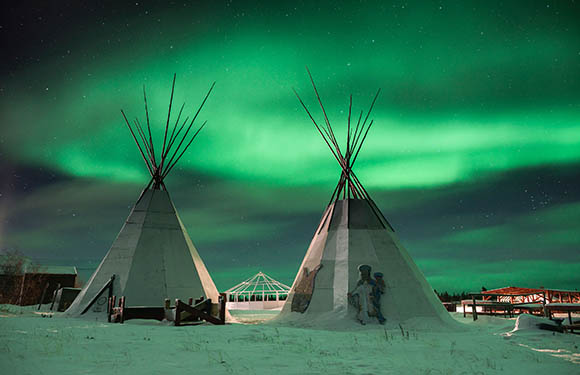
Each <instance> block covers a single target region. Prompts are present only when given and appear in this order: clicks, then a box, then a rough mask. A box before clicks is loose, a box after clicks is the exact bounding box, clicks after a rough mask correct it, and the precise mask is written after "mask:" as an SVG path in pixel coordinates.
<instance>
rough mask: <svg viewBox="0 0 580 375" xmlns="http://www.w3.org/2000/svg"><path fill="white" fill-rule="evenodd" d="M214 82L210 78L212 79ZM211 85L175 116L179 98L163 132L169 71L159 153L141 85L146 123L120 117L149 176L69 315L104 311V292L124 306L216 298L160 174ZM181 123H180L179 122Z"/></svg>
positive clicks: (186, 142) (182, 146)
mask: <svg viewBox="0 0 580 375" xmlns="http://www.w3.org/2000/svg"><path fill="white" fill-rule="evenodd" d="M214 85H215V82H214ZM214 85H212V86H211V88H210V89H209V91H208V92H207V94H206V96H205V98H204V99H203V101H202V103H201V105H200V106H199V108H198V109H197V112H196V113H195V115H194V116H193V118H191V120H190V119H189V117H188V118H186V119H185V120H184V121H183V122H181V114H182V112H183V108H184V106H185V103H184V104H183V105H182V106H181V109H180V111H179V114H178V116H177V120H176V122H175V125H173V126H172V131H171V132H169V127H170V126H169V123H170V118H171V105H172V103H173V92H174V89H175V75H174V76H173V85H172V88H171V98H170V100H169V111H168V114H167V122H166V124H165V133H164V136H163V144H162V149H161V153H160V154H156V153H158V152H159V150H158V149H155V147H154V146H153V144H154V141H153V137H152V134H151V125H150V122H149V110H148V107H147V96H146V93H145V87H143V97H144V101H145V115H146V122H147V127H146V129H145V128H144V126H141V123H140V122H139V120H138V119H135V120H134V122H133V125H131V124H130V122H129V121H128V120H127V117H126V116H125V113H124V112H123V110H121V113H122V115H123V118H124V120H125V122H126V123H127V126H128V127H129V130H130V132H131V135H132V136H133V139H134V141H135V143H136V144H137V147H138V149H139V152H140V153H141V156H142V158H143V161H144V162H145V165H146V167H147V170H148V171H149V173H150V175H151V179H150V181H149V183H148V184H147V186H146V187H145V189H144V190H143V192H142V193H141V195H140V196H139V199H138V200H137V203H135V206H134V207H133V209H132V211H131V213H130V214H129V217H128V218H127V220H126V221H125V224H124V225H123V227H122V228H121V231H120V232H119V234H118V235H117V238H116V239H115V241H114V242H113V245H112V246H111V248H110V250H109V252H108V253H107V254H106V255H105V257H104V258H103V260H102V261H101V264H100V265H99V267H98V268H97V270H96V271H95V272H94V273H93V275H92V276H91V278H90V280H89V281H88V282H87V283H86V285H85V286H84V287H83V289H82V290H81V292H80V294H79V295H78V296H77V298H76V299H75V301H74V302H73V303H72V305H71V306H70V307H69V309H68V310H67V311H66V314H67V315H69V316H80V315H85V314H86V315H85V316H95V315H96V316H97V317H99V316H100V317H106V311H107V302H108V296H110V295H116V296H119V297H120V296H125V298H126V301H127V304H128V305H130V306H163V303H164V300H165V299H166V298H169V299H171V300H174V299H176V298H179V299H181V300H187V299H188V298H190V297H193V298H199V297H200V296H203V297H204V298H211V300H212V303H217V302H218V291H217V289H216V287H215V284H214V282H213V280H212V278H211V277H210V275H209V273H208V271H207V269H206V267H205V265H204V263H203V261H202V260H201V258H200V256H199V253H198V252H197V250H196V248H195V246H194V245H193V243H192V242H191V239H190V238H189V235H188V234H187V231H186V229H185V227H184V226H183V223H182V222H181V219H180V218H179V215H178V213H177V211H176V209H175V206H174V205H173V202H172V201H171V198H170V196H169V193H168V192H167V188H166V186H165V183H164V180H165V178H166V177H167V175H168V174H169V172H171V170H172V169H173V167H175V165H176V164H177V162H178V161H179V159H180V158H181V157H182V156H183V154H184V153H185V151H186V150H187V149H188V147H189V146H190V145H191V143H192V142H193V140H194V139H195V137H196V136H197V134H199V132H200V131H201V129H202V128H203V127H204V125H205V122H204V123H203V124H202V125H201V126H200V127H199V128H198V129H197V131H195V132H191V129H192V126H193V124H194V122H195V120H196V118H197V116H198V114H199V112H200V111H201V109H202V107H203V105H204V104H205V102H206V100H207V98H208V97H209V95H210V93H211V91H212V89H213V87H214ZM180 124H181V125H180Z"/></svg>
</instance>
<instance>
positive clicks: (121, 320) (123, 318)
mask: <svg viewBox="0 0 580 375" xmlns="http://www.w3.org/2000/svg"><path fill="white" fill-rule="evenodd" d="M119 308H120V309H121V319H120V322H119V323H121V324H123V323H124V322H125V296H122V297H121V299H119Z"/></svg>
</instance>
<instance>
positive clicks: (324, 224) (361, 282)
mask: <svg viewBox="0 0 580 375" xmlns="http://www.w3.org/2000/svg"><path fill="white" fill-rule="evenodd" d="M307 71H308V69H307ZM308 75H309V77H310V81H311V83H312V87H313V88H314V94H315V96H316V101H317V102H318V104H319V106H320V110H321V112H322V117H323V121H321V122H318V121H317V120H316V119H315V116H314V115H313V114H312V112H311V111H310V110H309V109H308V108H307V106H306V105H305V104H304V101H303V100H302V98H301V97H300V96H299V95H298V93H297V92H296V91H294V92H295V94H296V96H297V97H298V100H299V101H300V104H301V105H302V107H303V108H304V110H305V111H306V113H307V114H308V116H309V118H310V119H311V120H312V122H313V123H314V126H315V128H316V130H317V131H318V133H319V134H320V135H321V136H322V139H323V140H324V142H325V143H326V145H327V146H328V148H329V149H330V152H331V153H332V156H333V157H334V159H336V161H337V162H338V164H339V166H340V170H341V173H340V177H339V179H338V183H337V184H336V187H335V189H334V192H333V193H332V195H331V198H330V202H329V203H328V206H327V207H326V210H325V211H324V214H323V215H322V219H321V220H320V223H319V225H318V227H317V229H316V231H315V232H314V237H313V238H312V241H311V242H310V246H309V248H308V250H307V252H306V255H305V256H304V259H303V261H302V264H301V265H300V268H299V272H298V273H297V275H296V278H295V280H294V283H293V285H292V289H291V290H290V293H289V295H288V299H287V300H286V303H285V305H284V307H283V309H282V311H281V313H280V315H279V317H278V318H277V319H278V320H279V321H282V322H283V321H288V322H292V323H298V324H304V325H308V326H315V325H319V326H323V325H337V322H338V321H340V320H344V321H345V322H347V323H346V324H350V323H348V322H351V323H354V322H356V321H357V320H359V321H361V322H363V323H367V322H377V323H384V322H385V317H387V318H388V322H389V323H390V324H392V323H395V324H396V323H397V322H401V321H405V320H408V319H413V318H420V320H421V321H422V322H426V321H429V324H432V323H434V322H445V323H449V324H453V321H452V319H451V317H450V316H449V314H448V313H447V311H446V310H445V309H444V307H443V305H442V304H441V302H440V301H439V299H438V298H437V296H435V294H434V292H433V289H432V288H431V286H430V285H429V284H428V283H427V281H426V280H425V277H424V276H423V274H422V273H421V271H420V270H419V269H418V268H417V266H416V265H415V263H414V262H413V260H412V259H411V257H410V256H409V254H408V253H407V251H406V250H405V248H404V247H403V246H402V245H401V243H400V242H399V239H398V238H397V235H396V234H395V231H394V229H393V227H392V226H391V224H390V223H389V222H388V221H387V219H385V217H384V216H383V214H382V213H381V211H380V210H379V209H378V207H377V205H376V204H375V202H374V201H373V199H372V198H371V196H370V195H369V193H368V192H367V190H366V189H365V188H364V186H363V185H362V183H361V181H360V180H359V178H358V177H357V176H356V174H355V173H354V171H353V167H354V165H355V162H356V161H357V158H358V156H359V155H360V151H361V149H362V146H363V143H364V142H365V140H366V139H367V135H368V134H369V130H370V128H371V126H372V125H373V120H372V119H369V117H370V115H371V112H372V110H373V107H374V105H375V102H376V100H377V97H378V95H379V92H380V90H379V91H377V93H376V95H375V96H374V99H373V100H372V103H371V105H370V108H369V110H368V112H367V113H366V115H365V116H364V118H363V111H360V114H359V115H358V119H355V121H353V122H351V114H352V95H351V96H350V100H349V107H348V118H347V124H346V125H347V126H346V136H345V138H346V144H345V145H343V146H342V147H341V145H340V144H339V142H338V138H337V136H336V134H335V132H334V129H333V127H332V126H331V124H330V120H329V119H328V116H327V114H326V110H325V108H324V105H323V104H322V100H321V99H320V95H319V94H318V89H317V87H316V85H315V84H314V80H313V79H312V75H310V71H308ZM359 265H363V266H361V268H360V269H359ZM372 269H374V270H378V271H381V272H376V273H375V274H374V277H375V279H373V278H372V277H371V270H372ZM309 270H318V272H316V273H311V272H312V271H309ZM359 274H360V275H361V276H360V279H359ZM305 285H306V286H307V288H305ZM349 291H350V292H351V293H350V296H349ZM349 297H350V298H349ZM349 301H350V303H349ZM361 310H366V311H365V312H364V313H363V312H362V311H361ZM369 312H371V314H374V315H375V316H376V319H369ZM373 312H374V313H373Z"/></svg>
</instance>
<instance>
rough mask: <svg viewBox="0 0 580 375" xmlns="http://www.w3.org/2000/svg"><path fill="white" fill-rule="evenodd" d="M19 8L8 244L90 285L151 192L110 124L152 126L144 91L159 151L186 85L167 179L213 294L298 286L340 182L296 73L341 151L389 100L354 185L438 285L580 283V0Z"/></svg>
mask: <svg viewBox="0 0 580 375" xmlns="http://www.w3.org/2000/svg"><path fill="white" fill-rule="evenodd" d="M25 3H26V5H13V4H11V5H10V7H7V6H6V5H3V6H2V7H3V8H2V11H1V12H0V17H1V22H0V36H1V41H2V59H1V60H0V69H1V71H0V77H1V79H0V127H1V128H0V130H1V131H0V173H1V174H0V194H1V195H0V249H17V250H19V251H21V252H22V253H23V254H25V255H27V256H30V257H33V258H34V259H36V260H37V261H38V262H40V263H44V264H60V265H76V266H77V267H78V268H79V271H80V273H81V276H82V277H83V279H84V280H87V279H88V277H89V276H90V274H91V273H92V271H93V270H94V268H95V267H96V266H97V265H98V263H99V262H100V260H101V259H102V257H103V256H104V255H105V253H106V252H107V250H108V248H109V246H110V245H111V243H112V241H113V240H114V238H115V236H116V234H117V233H118V231H119V230H120V228H121V226H122V224H123V222H124V220H125V219H126V217H127V215H128V214H129V211H130V209H131V207H132V205H133V204H134V203H135V200H136V199H137V198H138V196H139V193H140V192H141V189H142V188H143V187H144V186H145V184H146V183H147V182H148V175H147V170H146V168H145V166H144V164H143V162H142V160H141V157H140V155H139V152H138V150H137V148H136V147H135V145H134V143H133V140H132V138H131V135H130V133H129V131H128V129H127V127H126V125H125V124H124V123H123V119H122V117H121V114H120V111H119V110H120V109H121V108H123V109H124V110H125V111H126V112H127V113H128V114H130V116H131V117H135V116H139V117H140V119H142V120H143V119H144V112H143V101H142V91H141V90H142V85H143V84H145V85H146V86H147V90H148V96H149V100H150V108H151V116H152V120H153V123H154V136H155V137H156V139H157V140H158V144H159V142H160V141H161V139H162V130H163V128H164V126H165V119H166V116H167V112H166V111H167V104H168V99H169V93H170V89H171V80H172V77H173V73H177V83H176V91H175V103H176V107H179V106H180V105H181V103H183V102H186V103H187V105H186V110H187V111H188V114H189V113H192V112H193V111H194V109H195V108H197V106H198V105H199V103H200V102H201V100H202V99H203V96H204V95H205V93H206V92H207V89H208V88H209V86H210V85H211V84H212V82H213V81H217V84H216V86H215V89H214V91H213V93H212V95H211V96H210V98H209V100H208V102H207V104H206V106H205V107H204V109H203V111H202V112H201V115H200V120H201V121H204V120H207V121H208V124H207V126H206V127H205V128H204V129H203V131H202V132H201V133H200V134H199V136H198V137H197V139H196V141H195V142H194V143H193V145H192V147H191V148H190V149H189V150H188V152H187V153H186V154H185V156H184V157H183V159H182V160H181V162H180V164H179V165H178V166H177V167H176V168H175V169H174V170H173V171H172V173H171V174H170V176H169V177H168V178H167V180H166V185H167V187H168V189H169V191H170V194H171V196H172V198H173V201H174V203H175V205H176V207H177V209H178V211H179V212H180V215H181V218H182V220H183V222H184V224H185V225H186V227H187V229H188V231H189V234H190V236H191V237H192V240H193V242H194V243H195V244H196V247H197V248H198V250H199V253H200V254H201V256H202V258H203V259H204V261H205V263H206V265H207V267H208V269H209V271H210V273H211V274H212V276H213V278H214V280H215V282H216V284H217V286H218V288H219V289H227V288H228V287H230V286H232V285H233V284H235V283H237V282H239V281H241V279H244V278H246V277H249V276H251V275H252V274H253V273H255V272H257V271H259V270H262V271H264V272H266V273H268V274H270V275H271V276H273V277H275V278H277V279H279V280H280V281H282V282H286V283H291V282H292V280H293V278H294V276H295V274H296V272H297V269H298V266H299V264H300V262H301V260H302V258H303V256H304V254H305V252H306V249H307V247H308V244H309V242H310V239H311V237H312V235H313V232H314V230H315V228H316V226H317V224H318V221H319V219H320V216H321V214H322V211H323V210H324V208H325V205H326V204H327V203H328V200H329V198H330V195H331V193H332V191H333V189H334V187H335V184H336V181H337V179H338V177H339V175H340V167H339V165H338V163H337V162H336V160H334V159H333V157H332V155H331V154H330V152H329V150H328V149H327V146H326V145H325V144H324V142H323V140H322V139H321V137H320V136H319V135H318V134H317V131H316V129H315V128H314V126H313V125H312V123H311V122H310V120H309V118H308V117H307V115H306V114H305V113H304V110H303V109H302V108H301V106H300V103H299V102H298V100H297V99H296V97H295V96H294V94H293V92H292V88H293V87H294V88H295V89H296V90H297V91H298V92H299V93H300V95H301V96H302V97H303V98H304V99H305V101H306V103H307V105H309V106H310V107H312V108H315V107H314V106H315V104H316V103H315V100H316V99H315V96H314V94H313V91H312V88H311V86H310V82H309V79H308V75H307V73H306V70H305V66H306V65H307V66H308V67H309V68H310V70H311V72H312V74H313V76H314V78H315V80H316V82H317V85H318V88H319V91H320V94H321V96H322V99H323V101H324V103H325V105H326V107H327V111H328V114H329V117H330V120H331V122H332V123H333V126H334V128H335V129H336V130H337V132H338V133H339V134H340V136H341V137H344V135H345V131H346V119H347V114H348V100H349V99H348V96H349V94H352V95H353V102H354V105H353V111H354V112H355V113H358V112H359V111H360V110H361V109H365V110H366V109H367V108H368V106H369V104H370V102H371V100H372V98H373V96H374V94H375V92H376V90H377V89H378V88H381V89H382V92H381V95H380V97H379V99H378V101H377V104H376V106H375V109H374V112H373V118H374V120H375V122H374V125H373V127H372V129H371V131H370V133H369V136H368V138H367V140H366V142H365V147H364V149H363V151H362V152H361V154H360V155H359V158H358V159H357V163H356V172H357V175H358V176H359V178H360V179H361V181H362V182H363V184H364V185H365V187H366V188H367V190H368V191H369V193H370V194H371V196H373V198H374V199H375V201H376V202H377V204H378V206H379V207H380V208H381V210H382V211H383V213H384V214H385V216H386V217H387V218H388V219H389V221H390V222H391V223H392V224H393V226H394V228H395V230H396V231H397V233H398V235H399V237H400V238H401V240H402V242H403V244H404V245H405V246H406V248H407V249H408V250H409V252H410V253H411V255H412V256H413V258H414V259H415V261H416V262H417V263H418V265H419V267H420V268H421V269H422V271H423V272H424V273H425V275H426V277H427V279H428V280H429V282H430V283H431V284H432V286H433V287H434V288H435V289H438V290H448V291H461V290H468V291H469V290H471V291H473V290H478V289H479V288H480V287H481V286H482V285H485V286H486V287H487V288H493V287H502V286H507V285H514V286H529V287H538V286H545V287H552V288H571V289H576V288H578V287H580V230H579V223H580V187H579V184H580V22H578V20H579V19H580V4H579V2H574V1H557V2H556V1H521V2H516V1H507V2H494V1H480V2H453V3H447V2H428V3H427V4H423V2H421V3H419V2H417V3H414V2H409V3H408V2H399V1H395V2H384V1H378V2H367V1H357V2H351V3H343V4H342V5H337V4H336V3H338V2H335V1H330V2H313V1H305V2H302V1H289V2H282V1H275V2H270V1H264V2H250V1H239V2H233V3H230V2H222V1H211V2H199V3H195V4H194V5H192V4H184V3H181V2H158V3H152V4H147V3H143V2H141V1H138V2H133V3H127V4H125V5H119V4H118V3H117V2H113V1H111V2H99V3H101V5H94V4H91V2H88V1H85V2H78V1H60V2H57V3H54V4H55V5H53V6H52V7H51V6H49V5H46V4H45V3H46V2H42V3H41V4H42V5H38V6H34V5H33V2H25ZM49 3H50V2H49ZM81 3H82V4H81ZM95 3H96V2H95ZM106 3H109V4H106ZM103 4H106V5H103ZM315 114H316V116H318V117H317V118H318V119H322V117H321V113H320V111H315ZM201 121H200V123H201Z"/></svg>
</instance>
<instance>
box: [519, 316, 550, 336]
mask: <svg viewBox="0 0 580 375" xmlns="http://www.w3.org/2000/svg"><path fill="white" fill-rule="evenodd" d="M537 330H547V331H558V330H559V325H558V324H557V323H556V322H554V321H553V320H550V319H548V318H544V317H540V316H534V315H530V314H521V315H520V316H518V319H517V320H516V325H515V327H514V329H513V331H512V332H520V331H537Z"/></svg>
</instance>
